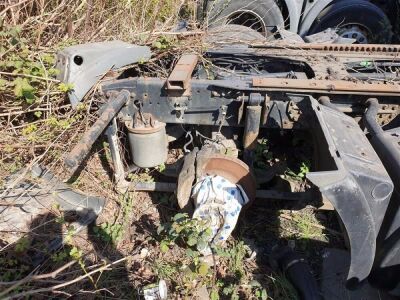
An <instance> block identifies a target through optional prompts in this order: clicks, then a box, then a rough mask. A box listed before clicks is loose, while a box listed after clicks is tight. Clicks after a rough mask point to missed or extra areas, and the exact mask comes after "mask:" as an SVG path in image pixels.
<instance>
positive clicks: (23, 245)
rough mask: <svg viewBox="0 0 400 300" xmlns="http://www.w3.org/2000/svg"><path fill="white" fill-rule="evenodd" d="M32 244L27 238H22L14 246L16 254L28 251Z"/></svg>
mask: <svg viewBox="0 0 400 300" xmlns="http://www.w3.org/2000/svg"><path fill="white" fill-rule="evenodd" d="M30 244H31V243H30V240H29V239H28V238H27V237H22V238H20V239H19V240H18V241H17V243H16V244H15V246H14V249H15V252H17V253H22V252H25V251H26V250H28V248H29V246H30Z"/></svg>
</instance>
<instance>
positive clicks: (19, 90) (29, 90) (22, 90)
mask: <svg viewBox="0 0 400 300" xmlns="http://www.w3.org/2000/svg"><path fill="white" fill-rule="evenodd" d="M34 91H35V88H34V87H33V86H31V85H30V84H29V81H28V80H27V79H26V78H21V77H17V78H16V79H15V80H14V94H15V96H17V97H19V98H21V97H24V96H25V95H30V94H33V92H34Z"/></svg>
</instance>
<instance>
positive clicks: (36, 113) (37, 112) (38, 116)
mask: <svg viewBox="0 0 400 300" xmlns="http://www.w3.org/2000/svg"><path fill="white" fill-rule="evenodd" d="M33 114H34V115H35V117H36V118H40V117H41V116H42V112H41V111H35V112H34V113H33Z"/></svg>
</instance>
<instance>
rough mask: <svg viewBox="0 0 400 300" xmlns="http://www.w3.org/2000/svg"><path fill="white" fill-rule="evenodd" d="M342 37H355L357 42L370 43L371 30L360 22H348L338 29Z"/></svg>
mask: <svg viewBox="0 0 400 300" xmlns="http://www.w3.org/2000/svg"><path fill="white" fill-rule="evenodd" d="M338 34H339V36H341V37H342V38H348V39H355V40H356V44H368V36H369V35H370V32H369V30H368V29H367V28H365V27H364V26H362V25H359V24H348V25H344V26H340V29H339V31H338Z"/></svg>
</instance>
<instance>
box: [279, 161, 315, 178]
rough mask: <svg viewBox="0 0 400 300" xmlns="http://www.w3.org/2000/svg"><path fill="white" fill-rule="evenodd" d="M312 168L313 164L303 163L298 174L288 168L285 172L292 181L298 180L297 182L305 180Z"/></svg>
mask: <svg viewBox="0 0 400 300" xmlns="http://www.w3.org/2000/svg"><path fill="white" fill-rule="evenodd" d="M310 166H311V163H310V162H309V161H304V162H301V164H300V168H299V171H298V172H294V171H292V170H291V169H289V168H288V169H287V170H286V171H285V176H286V177H288V178H290V179H293V180H297V181H301V180H304V178H305V177H306V175H307V173H309V172H310Z"/></svg>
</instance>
